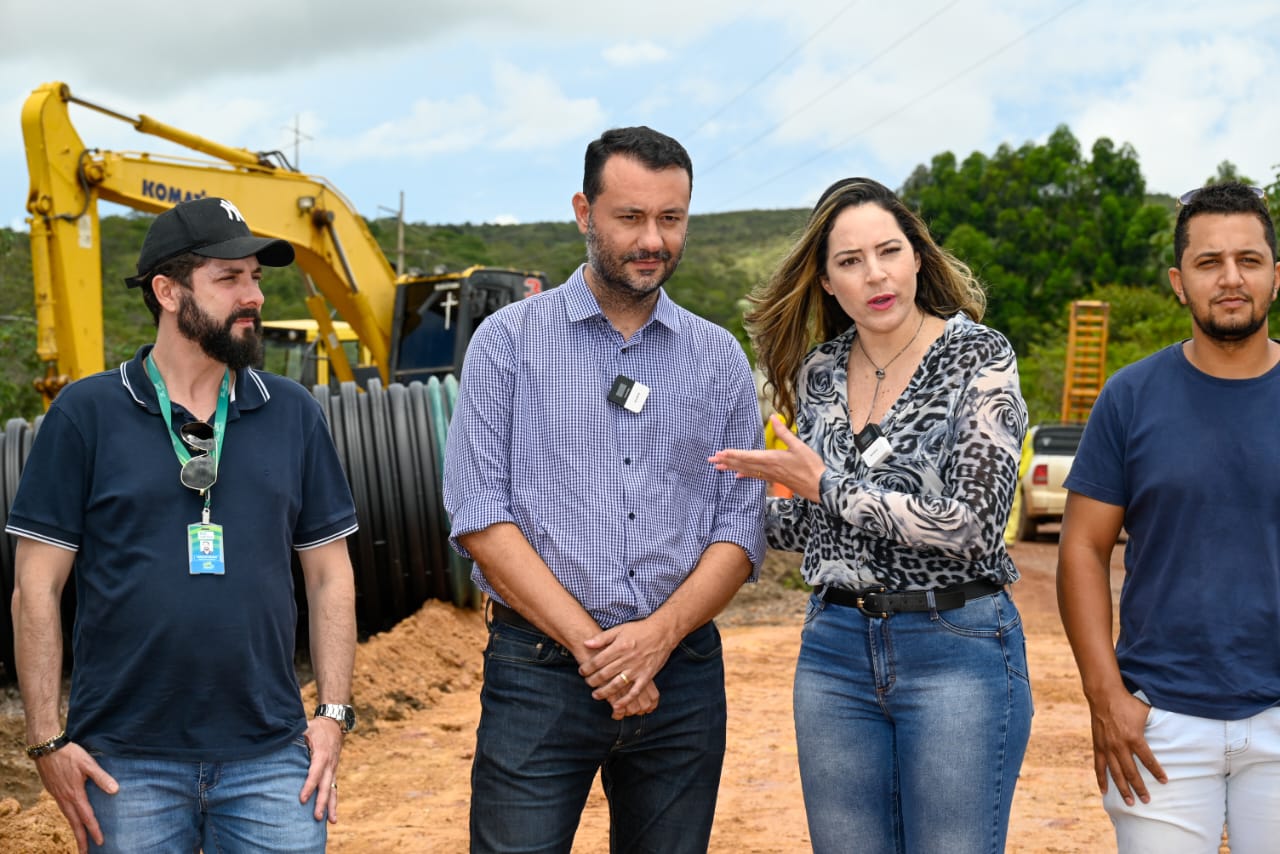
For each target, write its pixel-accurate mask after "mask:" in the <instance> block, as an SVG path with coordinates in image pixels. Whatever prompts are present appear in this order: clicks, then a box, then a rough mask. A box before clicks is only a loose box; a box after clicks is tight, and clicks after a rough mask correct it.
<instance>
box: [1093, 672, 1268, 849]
mask: <svg viewBox="0 0 1280 854" xmlns="http://www.w3.org/2000/svg"><path fill="white" fill-rule="evenodd" d="M1135 696H1137V697H1138V699H1140V700H1142V702H1144V703H1146V702H1148V700H1147V698H1146V695H1144V694H1143V693H1142V692H1140V691H1139V692H1138V693H1137V694H1136V695H1135ZM1143 735H1144V737H1145V738H1146V739H1147V746H1149V747H1150V748H1151V752H1152V753H1154V754H1155V756H1156V759H1157V760H1159V762H1160V767H1161V768H1163V769H1164V773H1165V774H1166V775H1167V776H1168V778H1169V782H1168V783H1164V784H1161V783H1157V782H1156V780H1155V778H1154V777H1152V776H1151V772H1150V771H1148V770H1147V768H1146V766H1145V765H1143V764H1142V763H1141V762H1137V760H1135V762H1136V764H1137V766H1138V770H1139V771H1140V772H1141V773H1142V779H1143V780H1145V781H1146V784H1147V792H1148V793H1149V794H1150V795H1151V803H1148V804H1144V803H1143V802H1142V801H1139V800H1136V799H1135V800H1134V804H1133V806H1126V805H1125V802H1124V801H1123V800H1122V799H1121V798H1120V795H1119V794H1118V793H1117V792H1116V784H1115V780H1113V779H1112V778H1111V773H1110V771H1108V772H1107V792H1106V794H1105V795H1103V798H1102V803H1103V805H1104V806H1105V807H1106V809H1107V813H1108V814H1109V815H1110V816H1111V822H1112V824H1114V825H1115V828H1116V850H1117V851H1119V852H1121V854H1131V852H1133V854H1140V852H1144V851H1158V852H1160V854H1217V851H1218V842H1219V841H1220V840H1221V838H1222V825H1223V824H1224V823H1226V825H1227V835H1228V836H1229V837H1230V840H1231V854H1267V852H1272V853H1273V852H1275V851H1276V850H1277V849H1278V847H1280V706H1273V707H1272V708H1270V709H1267V710H1265V711H1262V712H1259V713H1258V714H1256V715H1254V716H1253V717H1250V718H1244V719H1243V720H1238V721H1222V720H1213V719H1210V718H1197V717H1193V716H1192V715H1181V714H1178V713H1177V712H1170V711H1168V710H1166V709H1157V708H1155V707H1152V709H1151V710H1150V711H1149V712H1148V713H1147V725H1146V729H1145V730H1144V732H1143Z"/></svg>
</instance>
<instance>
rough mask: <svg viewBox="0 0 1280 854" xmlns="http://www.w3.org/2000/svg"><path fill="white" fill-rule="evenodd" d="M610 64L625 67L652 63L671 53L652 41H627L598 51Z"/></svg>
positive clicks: (662, 59)
mask: <svg viewBox="0 0 1280 854" xmlns="http://www.w3.org/2000/svg"><path fill="white" fill-rule="evenodd" d="M600 55H601V56H603V57H604V58H605V61H606V62H608V63H609V64H610V65H616V66H619V67H621V68H627V67H630V66H635V65H653V64H654V63H657V62H663V61H664V60H666V59H668V58H669V57H670V56H671V54H670V53H669V52H668V51H667V49H666V48H663V47H659V46H658V45H656V44H654V43H653V42H627V43H625V44H616V45H613V46H612V47H607V48H605V49H604V50H603V51H601V53H600Z"/></svg>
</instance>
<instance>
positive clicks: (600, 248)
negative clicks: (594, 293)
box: [587, 217, 684, 302]
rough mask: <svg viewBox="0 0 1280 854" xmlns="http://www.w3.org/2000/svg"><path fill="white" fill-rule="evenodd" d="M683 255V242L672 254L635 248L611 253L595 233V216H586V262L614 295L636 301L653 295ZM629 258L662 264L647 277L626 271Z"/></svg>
mask: <svg viewBox="0 0 1280 854" xmlns="http://www.w3.org/2000/svg"><path fill="white" fill-rule="evenodd" d="M683 256H684V243H683V242H681V244H680V248H679V249H678V250H677V251H676V252H674V253H673V252H671V251H670V250H667V249H661V250H659V251H657V252H646V251H644V250H637V251H635V252H627V253H625V254H623V255H618V254H615V253H613V252H611V251H610V249H609V247H608V246H606V245H605V242H604V240H603V239H602V238H601V237H600V235H599V234H598V233H597V232H596V224H595V219H594V218H593V217H588V218H587V265H588V266H589V267H590V268H591V272H593V273H595V276H596V278H597V279H598V280H599V282H600V284H601V285H602V286H604V287H605V288H607V289H608V290H609V291H610V292H612V293H614V294H616V295H618V296H622V297H627V298H629V299H632V300H635V301H637V302H639V301H642V300H644V299H646V298H647V297H649V296H651V295H653V293H654V292H655V291H657V290H658V288H660V287H662V286H663V285H664V284H665V283H666V281H667V279H670V278H671V274H672V273H674V272H675V271H676V267H677V266H679V264H680V259H681V258H682V257H683ZM632 261H661V262H662V267H661V269H659V270H657V271H655V273H654V274H653V275H651V276H643V275H638V274H635V273H629V272H628V271H627V267H626V265H627V264H628V263H630V262H632Z"/></svg>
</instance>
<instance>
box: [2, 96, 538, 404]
mask: <svg viewBox="0 0 1280 854" xmlns="http://www.w3.org/2000/svg"><path fill="white" fill-rule="evenodd" d="M72 104H76V105H78V106H81V107H85V108H88V109H90V110H94V111H97V112H98V113H101V114H103V115H106V116H110V117H111V118H113V119H118V120H119V121H122V122H125V123H127V124H130V125H132V126H133V127H134V128H135V129H136V130H137V131H139V132H140V133H144V134H149V135H152V136H155V137H159V138H161V139H165V140H168V141H170V142H173V143H177V144H178V145H181V146H184V147H186V148H189V149H192V150H193V151H194V152H199V153H200V154H203V155H206V158H200V159H194V158H185V157H171V156H164V155H159V154H149V153H142V152H128V151H102V150H99V149H96V148H91V147H90V146H88V145H86V144H85V143H84V141H83V140H82V139H81V137H80V135H79V133H77V132H76V129H75V127H74V125H73V124H72V122H71V116H70V112H69V107H70V105H72ZM22 133H23V138H24V140H25V143H26V154H27V170H28V173H29V175H30V179H31V188H30V192H29V194H28V196H27V210H28V212H29V213H30V217H29V218H28V222H29V223H30V227H31V266H32V273H33V278H34V285H35V306H36V326H37V343H36V349H37V353H38V355H39V357H40V360H41V361H42V362H43V363H44V365H45V376H43V377H41V378H38V379H37V380H36V387H37V389H38V390H39V391H40V392H41V393H42V394H43V395H44V398H45V402H46V406H47V405H48V402H50V401H52V400H53V398H54V396H55V395H57V393H58V391H59V390H60V389H61V388H62V387H63V386H64V385H66V384H67V383H68V382H70V381H72V380H75V379H78V378H80V377H83V376H86V375H88V374H91V373H94V372H96V371H100V370H102V369H103V336H102V262H101V244H100V241H99V223H98V202H99V201H108V202H114V203H117V204H120V205H125V206H127V207H130V208H134V209H136V210H140V211H145V212H148V213H159V212H161V211H164V210H168V209H169V208H170V207H172V206H173V205H175V204H177V203H178V202H181V201H183V200H186V199H192V198H201V197H204V196H220V197H224V198H228V199H231V200H232V201H234V202H235V204H236V206H237V207H239V208H240V210H241V211H242V212H243V213H244V215H245V219H246V220H248V222H249V223H250V224H251V225H252V227H253V228H254V230H255V232H256V233H257V234H259V235H261V236H264V237H277V238H281V239H283V240H287V241H289V242H290V243H292V244H293V247H294V251H295V253H296V257H297V263H298V267H299V268H300V269H301V270H302V272H303V274H304V278H305V280H306V281H307V283H308V288H309V289H310V293H309V295H308V297H307V307H308V310H309V311H310V313H311V320H310V323H311V324H314V327H313V331H312V332H311V333H309V337H310V338H311V339H312V340H318V341H319V343H320V346H321V347H324V344H325V343H328V345H329V346H328V347H324V349H325V355H326V356H327V359H328V362H329V365H328V369H329V371H330V372H331V374H332V376H333V378H334V380H335V381H337V382H343V381H351V380H359V379H361V378H362V377H366V378H367V377H368V376H377V377H378V378H379V379H380V380H381V383H382V385H383V386H384V387H385V386H386V385H388V384H389V383H392V382H396V381H400V382H410V381H412V380H414V379H422V380H425V379H426V378H427V377H428V376H431V375H440V376H443V375H444V374H447V373H449V372H452V371H456V370H457V369H458V368H459V366H460V365H461V363H462V355H463V353H464V352H465V349H466V345H467V342H468V340H470V337H471V332H472V330H473V329H474V328H475V326H476V325H477V324H478V323H479V321H480V320H482V319H483V318H484V317H485V316H487V315H488V314H490V313H492V312H493V311H494V310H496V309H497V308H500V307H501V306H503V305H505V304H507V303H509V302H511V301H513V300H516V299H519V298H521V297H524V296H527V295H529V294H530V293H534V292H536V291H539V290H542V289H543V288H544V287H546V284H547V281H546V277H545V276H544V275H542V274H541V273H537V272H529V271H522V270H513V269H505V268H494V267H471V268H469V269H467V270H464V271H461V272H452V273H442V274H436V275H429V276H422V275H404V274H402V273H401V274H398V273H397V272H396V271H395V270H394V269H393V268H392V266H391V264H390V262H389V261H388V260H387V257H386V255H385V254H384V253H383V251H382V249H381V248H380V247H379V246H378V244H377V242H376V241H375V240H374V237H373V235H372V234H371V233H370V232H369V229H368V227H367V226H366V225H365V222H364V220H363V219H362V218H361V217H360V215H359V214H358V213H356V211H355V209H354V208H353V207H352V205H351V203H350V202H349V201H347V199H346V198H344V197H343V195H342V194H341V193H340V192H338V190H337V189H335V188H334V187H333V186H331V185H330V184H329V183H328V182H327V181H325V179H323V178H320V177H317V176H313V175H307V174H304V173H302V172H298V171H295V170H294V169H292V168H291V167H290V166H289V165H288V163H287V161H286V160H285V158H284V156H283V155H282V154H280V153H279V152H254V151H250V150H248V149H244V148H234V147H231V146H228V145H223V144H221V143H217V142H213V141H211V140H208V139H204V138H203V137H200V136H197V135H195V134H192V133H189V132H187V131H183V130H181V129H179V128H175V127H172V126H170V125H166V124H164V123H163V122H159V121H157V120H155V119H153V118H151V117H149V116H145V115H138V116H130V115H125V114H123V113H120V112H117V111H115V110H113V109H110V108H107V107H103V106H100V105H98V104H94V103H91V102H89V101H86V100H84V99H82V98H78V97H76V96H74V95H72V93H71V89H70V87H69V86H67V84H65V83H58V82H54V83H46V84H45V85H43V86H40V87H39V88H37V89H36V90H34V91H33V92H32V93H31V95H30V96H28V98H27V100H26V102H25V104H24V105H23V108H22ZM207 158H212V159H207ZM335 317H336V318H337V319H339V320H341V321H343V322H345V323H346V324H347V325H348V326H349V328H350V331H351V333H354V337H355V339H356V340H357V341H358V342H359V347H358V348H350V347H347V348H344V347H342V346H340V338H341V336H339V335H338V333H337V332H336V331H335V327H334V324H333V320H334V318H335ZM274 337H276V338H279V339H280V340H292V339H293V338H296V337H297V336H296V335H293V336H291V335H289V334H288V332H287V331H286V332H284V333H282V334H280V335H277V336H274ZM272 340H273V335H272V333H271V331H268V344H270V343H271V341H272ZM352 350H354V351H355V352H358V353H361V354H365V355H367V362H366V363H365V364H364V365H361V364H358V363H357V364H355V365H353V364H351V363H350V361H349V359H348V358H347V352H348V351H352Z"/></svg>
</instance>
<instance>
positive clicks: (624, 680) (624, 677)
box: [618, 672, 631, 685]
mask: <svg viewBox="0 0 1280 854" xmlns="http://www.w3.org/2000/svg"><path fill="white" fill-rule="evenodd" d="M618 678H619V679H621V680H622V684H623V685H630V684H631V680H630V679H628V678H627V674H625V673H622V672H619V673H618Z"/></svg>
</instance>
